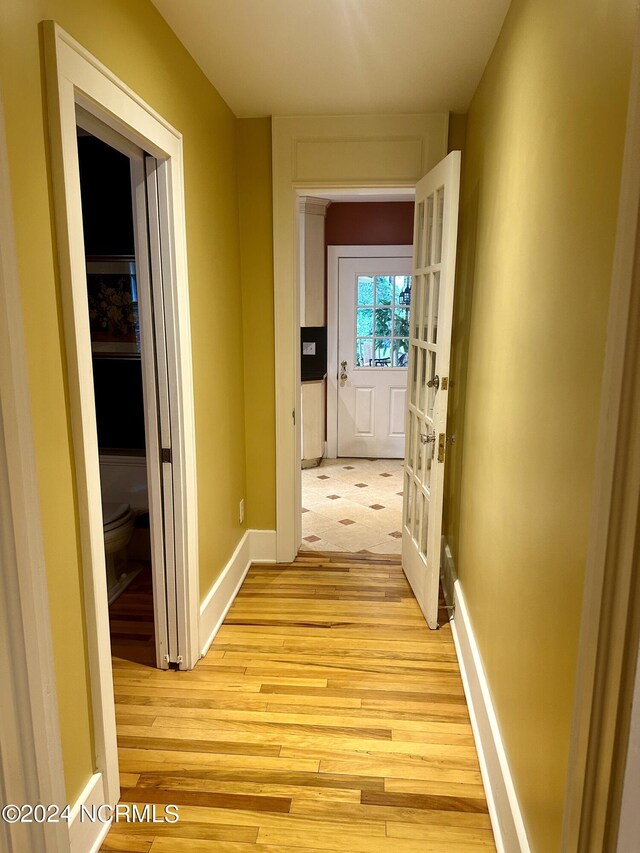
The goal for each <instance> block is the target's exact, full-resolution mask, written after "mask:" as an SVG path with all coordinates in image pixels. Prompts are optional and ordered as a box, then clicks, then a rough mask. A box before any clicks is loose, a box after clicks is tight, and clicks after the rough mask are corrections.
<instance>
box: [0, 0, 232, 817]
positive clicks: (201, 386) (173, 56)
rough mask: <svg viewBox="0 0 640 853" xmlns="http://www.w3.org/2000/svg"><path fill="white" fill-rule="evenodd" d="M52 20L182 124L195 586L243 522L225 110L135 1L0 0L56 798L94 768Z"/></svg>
mask: <svg viewBox="0 0 640 853" xmlns="http://www.w3.org/2000/svg"><path fill="white" fill-rule="evenodd" d="M46 18H52V19H54V20H55V21H57V23H59V24H60V26H62V27H63V28H64V29H66V30H67V31H68V32H69V33H70V34H71V35H72V36H74V37H75V38H76V39H78V40H79V41H80V42H81V43H82V44H83V45H84V46H85V47H86V48H87V49H88V50H90V51H91V52H92V53H93V54H95V56H97V57H98V59H100V60H101V61H102V62H104V63H105V64H106V65H107V66H108V67H109V68H110V69H111V70H112V71H113V72H114V73H115V74H116V75H118V76H119V77H120V78H121V79H123V80H124V81H125V82H126V83H127V84H128V85H129V86H131V87H132V88H133V89H134V91H136V92H137V93H138V94H139V95H140V96H142V97H143V98H144V99H145V100H146V101H148V102H149V103H150V104H151V105H152V106H153V107H155V109H156V110H158V112H159V113H160V114H161V115H163V116H164V117H165V118H166V119H167V120H168V121H169V122H171V123H172V124H173V125H174V126H175V127H176V128H178V129H179V130H180V131H181V132H182V133H183V135H184V158H185V182H186V185H185V193H186V218H187V244H188V245H187V248H188V263H189V277H190V293H191V317H192V334H193V363H194V385H195V406H196V441H197V446H196V452H197V465H198V498H199V504H200V517H199V523H200V529H199V535H200V589H201V597H204V595H205V594H206V593H207V592H208V590H209V588H210V587H211V584H212V583H213V581H214V580H215V578H216V576H217V574H218V573H219V571H220V569H221V568H222V566H223V565H224V564H225V563H226V561H227V560H228V558H229V557H230V555H231V553H232V552H233V550H234V548H235V546H236V544H237V542H238V539H239V538H240V535H241V533H242V531H241V529H240V526H239V524H238V502H239V500H240V499H241V498H242V497H243V496H244V493H245V463H244V433H243V425H244V405H243V394H244V391H243V352H242V319H241V292H240V281H239V252H238V213H237V188H236V166H235V124H236V120H235V118H234V116H233V115H232V113H231V111H230V110H229V109H228V107H227V106H226V105H225V103H224V102H223V101H222V99H221V98H220V96H219V95H218V94H217V92H216V91H215V89H214V88H213V87H212V86H211V85H210V83H209V82H208V81H207V80H206V79H205V77H204V76H203V75H202V73H201V72H200V71H199V70H198V68H197V67H196V65H195V63H194V62H193V60H192V59H191V57H190V56H189V54H188V53H187V51H186V50H185V49H184V48H183V47H182V46H181V45H180V43H179V42H178V40H177V39H176V37H175V36H174V35H173V34H172V32H171V31H170V30H169V28H168V27H167V25H166V24H165V23H164V21H163V20H162V18H161V17H160V15H159V14H158V13H157V11H156V10H155V8H154V7H153V6H152V5H151V3H150V2H147V0H91V2H87V0H3V2H2V3H1V4H0V81H1V85H2V94H3V98H4V105H5V118H6V124H7V138H8V148H9V161H10V169H11V180H12V192H13V210H14V216H15V226H16V234H17V250H18V262H19V273H20V278H21V283H22V298H23V312H24V321H25V330H26V340H27V348H28V368H29V381H30V394H31V404H32V409H33V419H34V431H35V443H36V454H37V467H38V477H39V488H40V496H41V512H42V522H43V528H44V543H45V554H46V560H47V572H48V580H49V596H50V604H51V614H52V623H53V624H52V629H53V641H54V654H55V662H56V676H57V684H58V699H59V704H60V717H61V725H62V740H63V752H64V765H65V777H66V785H67V797H68V799H69V800H70V801H71V802H73V801H74V800H75V799H76V798H77V796H78V794H79V793H80V791H81V789H82V788H83V786H84V785H85V783H86V782H87V780H88V778H89V776H90V774H91V773H92V772H93V769H94V765H93V750H92V742H91V738H92V735H91V730H90V718H89V698H88V682H87V673H86V656H85V651H84V649H85V636H84V627H83V619H82V580H81V573H80V568H79V546H78V522H77V507H76V505H75V497H74V482H73V467H72V447H71V437H70V430H69V423H68V416H67V389H66V382H65V366H64V347H63V339H62V332H61V311H60V298H59V292H58V286H57V283H56V270H55V262H54V246H53V241H54V233H53V230H52V229H53V224H52V216H51V206H50V198H49V187H48V175H47V159H46V158H47V152H46V142H45V140H46V132H47V131H46V125H45V118H44V114H43V106H44V98H43V89H42V78H41V75H42V68H41V62H40V46H39V33H38V22H39V21H40V20H42V19H46Z"/></svg>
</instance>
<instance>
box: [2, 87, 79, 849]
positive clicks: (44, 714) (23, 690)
mask: <svg viewBox="0 0 640 853" xmlns="http://www.w3.org/2000/svg"><path fill="white" fill-rule="evenodd" d="M0 187H2V192H1V193H0V529H1V530H2V537H0V540H1V541H0V633H1V635H2V639H1V641H0V682H1V683H2V689H1V690H0V720H2V724H1V725H0V791H2V796H3V797H4V798H6V799H5V802H6V803H17V804H22V803H34V804H35V803H56V804H58V805H59V806H60V807H63V806H64V804H65V798H66V794H65V782H64V772H63V763H62V746H61V740H60V723H59V719H58V702H57V694H56V684H55V673H54V659H53V646H52V639H51V624H50V620H49V604H48V600H47V581H46V569H45V561H44V547H43V543H42V530H41V524H40V511H39V505H40V498H39V495H38V487H37V482H36V460H35V448H34V444H33V435H32V426H31V410H30V405H29V393H28V388H29V381H28V375H27V363H26V349H25V342H24V335H23V322H22V309H21V305H20V302H21V300H20V283H19V279H18V265H17V259H16V252H15V240H14V229H13V217H12V210H11V197H10V179H9V163H8V157H7V149H6V140H5V132H4V113H3V109H2V101H1V99H0ZM0 847H2V849H3V850H4V849H5V848H6V849H7V850H8V851H14V853H19V851H21V850H42V851H44V853H63V851H66V850H68V849H69V829H68V827H67V825H66V824H65V823H64V822H60V823H58V824H54V823H52V824H46V825H42V824H37V823H31V824H8V823H5V822H3V825H1V826H0Z"/></svg>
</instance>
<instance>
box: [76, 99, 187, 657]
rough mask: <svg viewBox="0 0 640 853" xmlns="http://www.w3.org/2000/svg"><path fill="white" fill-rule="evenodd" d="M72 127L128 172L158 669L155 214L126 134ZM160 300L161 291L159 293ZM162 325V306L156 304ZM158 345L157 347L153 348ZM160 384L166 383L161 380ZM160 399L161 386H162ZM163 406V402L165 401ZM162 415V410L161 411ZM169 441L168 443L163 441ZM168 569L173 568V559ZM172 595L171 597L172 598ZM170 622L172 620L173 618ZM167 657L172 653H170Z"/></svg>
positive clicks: (162, 587) (160, 534)
mask: <svg viewBox="0 0 640 853" xmlns="http://www.w3.org/2000/svg"><path fill="white" fill-rule="evenodd" d="M76 119H77V124H78V127H81V128H83V129H84V130H86V131H88V132H89V133H91V134H92V135H93V136H95V137H96V138H97V139H100V140H102V142H104V143H106V144H107V145H110V146H111V147H112V148H115V149H116V150H117V151H119V152H120V153H121V154H124V156H125V157H127V158H128V160H129V164H130V166H129V168H130V175H131V183H132V186H131V190H132V192H131V196H132V198H131V203H132V204H133V207H134V211H133V224H134V238H135V239H134V243H135V259H136V280H137V283H138V292H140V291H142V293H143V294H144V296H143V299H142V300H139V303H140V304H139V315H140V338H141V368H142V393H143V398H144V400H143V402H144V433H145V450H146V458H145V466H144V467H145V475H146V478H147V491H148V495H149V521H150V525H149V532H150V536H151V566H152V576H153V623H154V625H153V627H154V633H155V647H156V666H157V667H158V669H168V666H169V663H168V660H169V658H170V654H169V648H170V643H169V626H168V621H169V620H168V613H167V610H168V607H167V605H168V603H169V602H168V600H167V588H166V587H167V583H166V575H165V572H166V571H167V563H166V562H165V541H164V540H165V533H164V518H163V512H164V502H163V498H162V495H163V491H162V484H161V474H160V468H161V467H162V466H161V463H160V461H159V460H160V452H161V441H160V434H159V432H160V430H159V428H158V420H159V414H158V409H159V399H158V398H159V396H160V393H162V391H161V382H160V378H159V375H158V374H160V373H164V374H166V370H164V371H160V370H158V367H157V365H158V362H159V360H160V359H163V360H165V361H166V355H165V352H164V351H163V350H164V335H163V336H162V338H161V346H160V347H156V343H155V341H154V319H155V317H154V314H155V311H154V310H153V308H152V304H153V301H154V295H155V294H154V288H153V283H152V276H151V269H150V266H151V264H152V263H153V260H151V258H152V255H151V253H150V245H149V244H150V242H151V237H150V234H149V225H150V224H151V222H153V223H154V224H156V225H157V216H153V217H152V216H148V211H147V187H146V178H145V155H144V152H143V151H142V149H141V148H140V147H139V146H137V145H134V144H133V143H132V142H129V140H128V139H125V138H124V137H122V136H121V135H120V134H119V133H116V131H115V130H113V128H111V127H108V126H107V125H105V124H103V123H102V122H101V121H99V120H98V119H97V118H96V117H95V116H94V115H93V114H91V113H87V112H86V110H84V109H82V107H78V108H77V109H76ZM157 255H159V249H158V250H156V251H155V252H154V255H153V258H154V259H155V260H156V261H157V258H156V256H157ZM154 280H155V281H156V282H157V289H158V290H159V291H161V290H162V275H161V273H155V275H154ZM159 296H160V299H161V298H162V293H161V292H160V294H159ZM160 310H161V311H162V314H163V317H162V318H161V319H162V326H163V327H164V310H163V309H162V308H161V309H160ZM157 350H160V351H157ZM164 385H165V386H166V382H165V383H164ZM164 393H165V399H166V394H167V389H166V387H164ZM165 408H166V405H165ZM165 418H166V413H165ZM167 446H169V445H167ZM169 511H170V512H171V513H173V502H172V501H170V503H169ZM170 541H171V547H173V531H171V534H170ZM169 571H174V566H173V560H172V561H171V567H170V569H169ZM174 599H175V596H172V599H171V600H174ZM174 621H175V620H174ZM171 659H173V657H172V658H171Z"/></svg>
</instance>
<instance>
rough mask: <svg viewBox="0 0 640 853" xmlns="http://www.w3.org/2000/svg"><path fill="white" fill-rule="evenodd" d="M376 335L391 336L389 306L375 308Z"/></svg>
mask: <svg viewBox="0 0 640 853" xmlns="http://www.w3.org/2000/svg"><path fill="white" fill-rule="evenodd" d="M375 334H376V337H378V336H379V337H381V338H382V337H385V338H387V337H391V308H376V331H375Z"/></svg>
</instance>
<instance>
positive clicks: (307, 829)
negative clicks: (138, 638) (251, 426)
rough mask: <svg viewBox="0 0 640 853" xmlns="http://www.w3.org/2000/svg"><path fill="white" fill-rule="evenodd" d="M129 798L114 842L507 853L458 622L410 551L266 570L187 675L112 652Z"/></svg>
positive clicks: (248, 583)
mask: <svg viewBox="0 0 640 853" xmlns="http://www.w3.org/2000/svg"><path fill="white" fill-rule="evenodd" d="M114 678H115V696H116V710H117V717H118V740H119V747H120V770H121V776H122V799H121V801H122V802H125V803H155V804H157V805H158V807H159V810H161V808H162V805H163V804H177V805H178V806H179V814H180V820H179V822H178V823H176V824H162V823H156V824H126V823H120V824H116V825H114V827H113V829H112V830H111V831H110V833H109V835H108V836H107V838H106V840H105V842H104V844H103V847H102V850H109V851H115V850H119V851H123V850H126V851H136V853H181V851H185V853H186V851H202V853H206V851H212V853H213V852H214V851H229V853H231V851H236V852H237V853H245V851H246V853H249V851H250V850H251V848H252V847H253V848H254V849H255V850H256V851H263V853H275V851H293V850H295V849H301V850H306V851H307V853H312V851H319V850H333V851H346V850H349V851H362V853H376V851H390V850H394V851H398V853H402V851H406V852H407V853H414V851H415V853H418V851H420V853H429V851H431V852H432V853H440V851H442V850H443V849H447V850H450V851H460V853H472V851H476V853H478V851H491V850H495V847H494V843H493V835H492V831H491V828H490V821H489V815H488V811H487V803H486V800H485V796H484V791H483V788H482V784H481V779H480V771H479V767H478V760H477V755H476V750H475V746H474V742H473V736H472V731H471V725H470V722H469V716H468V712H467V706H466V703H465V699H464V694H463V688H462V682H461V678H460V672H459V669H458V664H457V660H456V655H455V651H454V646H453V641H452V638H451V631H450V628H449V625H448V624H444V625H443V627H442V628H441V629H440V630H439V631H437V632H431V631H429V629H428V628H427V626H426V624H425V622H424V619H423V617H422V614H421V613H420V612H419V610H418V606H417V604H416V602H415V599H414V597H413V594H412V593H411V590H410V588H409V586H408V584H407V582H406V579H405V577H404V574H403V572H402V568H401V566H400V563H399V558H395V557H379V556H373V555H371V556H360V555H357V556H356V555H349V554H331V555H324V554H321V553H309V552H307V553H301V554H300V555H299V556H298V558H297V559H296V561H295V563H293V564H290V565H277V566H275V565H254V566H252V568H251V569H250V571H249V573H248V575H247V578H246V580H245V582H244V584H243V586H242V589H241V591H240V593H239V595H238V597H237V598H236V601H235V603H234V604H233V606H232V608H231V610H230V611H229V614H228V615H227V617H226V619H225V621H224V624H223V626H222V628H221V629H220V631H219V633H218V635H217V636H216V638H215V641H214V643H213V645H212V646H211V649H210V651H209V652H208V654H207V655H206V657H205V658H204V659H203V660H202V661H201V662H200V663H199V664H198V666H197V667H196V669H195V670H194V671H192V672H189V673H178V672H173V671H169V672H161V671H158V670H155V669H151V668H149V667H146V666H142V665H139V664H133V663H130V662H128V661H124V660H120V659H115V660H114Z"/></svg>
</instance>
